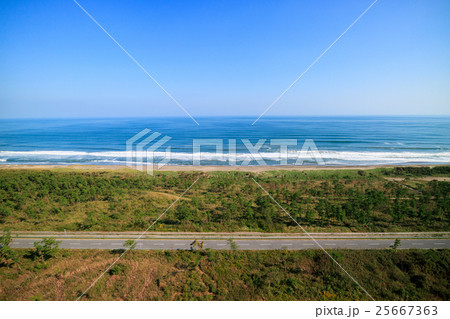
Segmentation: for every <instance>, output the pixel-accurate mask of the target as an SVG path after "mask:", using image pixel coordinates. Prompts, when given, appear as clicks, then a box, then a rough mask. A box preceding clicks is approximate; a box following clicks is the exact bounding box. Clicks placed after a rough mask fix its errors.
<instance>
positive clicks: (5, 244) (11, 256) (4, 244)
mask: <svg viewBox="0 0 450 319" xmlns="http://www.w3.org/2000/svg"><path fill="white" fill-rule="evenodd" d="M11 243H12V239H11V233H10V232H9V230H7V231H5V232H4V234H3V235H2V236H1V237H0V267H8V268H9V267H10V266H12V265H14V264H15V263H16V261H17V255H16V253H15V251H14V250H13V249H12V248H11V247H10V246H9V245H11Z"/></svg>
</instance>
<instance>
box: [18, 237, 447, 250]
mask: <svg viewBox="0 0 450 319" xmlns="http://www.w3.org/2000/svg"><path fill="white" fill-rule="evenodd" d="M39 240H40V239H31V238H14V239H13V243H12V245H11V247H12V248H32V247H33V243H34V242H35V241H39ZM57 240H58V241H60V242H61V244H60V248H67V249H121V248H123V243H124V242H125V240H123V239H57ZM317 241H318V242H319V243H320V245H322V247H324V248H325V249H385V248H389V247H390V246H391V245H392V244H393V243H394V240H393V239H334V240H333V239H327V240H324V239H319V240H317ZM191 242H192V239H142V240H139V241H138V242H137V246H136V248H137V249H152V250H162V249H170V250H176V249H190V244H191ZM234 242H235V243H236V244H237V246H238V249H243V250H271V249H288V250H302V249H318V248H319V247H318V246H317V244H315V243H314V242H313V241H312V240H307V239H297V240H296V239H280V240H276V239H275V240H274V239H271V240H263V239H261V240H259V239H250V240H248V239H247V240H245V239H236V240H234ZM203 243H204V244H203V248H210V249H219V250H223V249H230V244H229V243H228V242H227V241H226V240H211V239H207V240H203ZM399 248H400V249H407V248H418V249H444V248H446V249H449V248H450V239H402V240H401V246H400V247H399Z"/></svg>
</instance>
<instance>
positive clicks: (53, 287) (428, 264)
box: [0, 249, 450, 300]
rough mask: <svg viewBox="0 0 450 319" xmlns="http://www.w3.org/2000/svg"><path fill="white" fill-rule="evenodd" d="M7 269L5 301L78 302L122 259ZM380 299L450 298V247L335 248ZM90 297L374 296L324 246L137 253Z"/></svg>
mask: <svg viewBox="0 0 450 319" xmlns="http://www.w3.org/2000/svg"><path fill="white" fill-rule="evenodd" d="M16 251H17V253H18V255H19V257H18V259H17V264H15V265H12V266H11V267H10V268H7V267H5V266H3V267H0V278H1V280H0V300H74V299H76V298H77V297H78V296H79V295H80V294H81V292H82V291H84V290H85V289H86V288H87V287H88V286H89V285H90V284H91V283H92V282H93V280H94V279H96V278H97V277H98V276H99V275H100V274H101V273H102V272H103V271H104V270H105V269H106V268H107V267H108V266H109V265H110V264H111V263H112V262H113V261H114V260H115V259H116V258H117V256H118V255H117V252H111V251H106V250H103V251H101V250H84V251H82V250H60V251H59V252H58V253H57V254H56V257H54V258H50V259H48V260H41V259H36V260H33V258H32V254H30V251H29V250H28V251H27V250H24V249H21V250H16ZM331 253H332V254H333V257H334V258H336V259H337V260H338V261H339V263H341V264H342V266H343V267H344V268H346V269H347V270H348V271H350V273H351V274H352V275H353V276H354V277H355V278H356V279H357V280H358V281H359V282H360V283H361V285H362V286H364V288H365V289H367V291H368V292H369V293H370V294H371V295H372V296H373V297H374V298H375V299H376V300H449V298H450V295H449V291H450V290H449V283H448V272H449V260H450V252H449V251H448V250H441V251H436V250H400V251H393V250H391V251H388V250H368V251H332V252H331ZM84 299H87V300H368V297H367V295H365V294H364V292H362V290H361V289H360V288H358V287H357V286H356V285H355V284H354V283H353V282H352V281H351V280H350V279H349V278H348V277H347V276H346V275H345V274H344V273H343V272H342V271H340V270H339V268H338V267H336V265H335V264H334V263H333V262H332V261H331V260H330V258H329V257H328V256H326V255H325V254H324V253H323V252H322V251H314V250H311V251H131V252H128V253H127V254H126V255H125V256H124V257H123V258H122V259H121V260H120V261H119V262H118V264H117V265H116V266H114V267H113V268H112V269H111V270H110V271H109V272H108V273H106V274H105V276H104V277H103V278H102V279H100V281H99V282H97V284H96V285H95V286H94V287H93V288H92V289H91V290H90V291H89V293H88V294H87V296H86V297H84Z"/></svg>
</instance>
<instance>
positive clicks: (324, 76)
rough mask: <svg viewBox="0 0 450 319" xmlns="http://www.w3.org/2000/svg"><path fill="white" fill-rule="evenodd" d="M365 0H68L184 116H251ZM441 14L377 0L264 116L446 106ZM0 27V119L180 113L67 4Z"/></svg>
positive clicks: (434, 3)
mask: <svg viewBox="0 0 450 319" xmlns="http://www.w3.org/2000/svg"><path fill="white" fill-rule="evenodd" d="M372 1H373V0H355V1H351V0H315V1H299V0H292V1H283V0H280V1H278V0H273V1H265V0H255V1H219V0H217V1H148V0H143V1H125V0H122V1H119V0H104V1H94V0H79V1H78V2H79V3H80V4H81V5H82V6H84V7H85V9H86V10H87V11H88V12H90V13H91V15H92V16H93V17H94V18H96V19H97V21H98V22H99V23H100V24H101V25H102V26H103V27H104V28H105V29H106V30H108V31H109V32H110V34H111V35H112V36H113V37H115V38H116V40H117V41H118V42H119V43H120V44H121V45H122V46H123V47H124V48H125V49H126V50H128V51H129V52H130V53H131V54H132V55H133V56H134V57H135V58H136V60H137V61H139V62H140V63H141V64H142V65H143V66H144V67H145V68H146V69H147V70H148V72H149V73H150V74H151V75H152V76H154V77H155V78H156V79H157V80H158V81H159V82H160V83H161V84H162V85H163V86H164V87H165V88H166V89H167V90H168V91H169V92H170V93H171V94H172V95H173V96H174V97H175V98H176V99H177V100H178V101H179V102H180V103H181V104H182V105H183V106H184V107H185V108H186V109H188V110H189V112H190V113H191V114H192V115H193V116H194V117H195V116H216V115H235V116H243V115H251V116H258V115H259V114H260V113H261V112H262V111H263V110H264V109H265V108H266V107H267V106H268V105H270V103H271V102H272V101H273V100H274V99H275V98H276V97H277V96H278V95H279V94H280V93H281V92H282V91H283V90H284V89H286V88H287V87H288V86H289V85H290V83H292V82H293V81H294V80H295V79H296V78H297V77H298V76H299V75H300V74H301V73H302V72H303V71H304V70H305V69H306V68H307V67H308V65H309V64H311V63H312V62H313V61H314V60H315V59H316V58H317V57H318V56H319V55H320V54H321V53H322V52H323V51H324V50H325V49H326V48H327V47H328V46H329V45H330V44H331V43H332V42H333V41H334V40H335V39H336V38H337V37H338V36H339V35H340V34H341V33H342V32H343V31H344V30H345V29H346V28H347V27H348V26H349V25H350V24H351V23H352V22H353V21H354V20H355V19H356V18H357V17H358V16H359V15H360V14H361V13H362V12H363V11H364V10H365V9H366V8H367V7H368V6H369V5H370V4H371V3H372ZM449 17H450V1H448V0H442V1H440V0H408V1H406V0H379V1H378V3H376V4H375V5H374V6H373V8H372V9H371V10H370V11H369V12H368V13H367V14H366V15H365V16H364V17H363V18H362V19H361V20H360V21H359V22H358V23H357V24H356V25H355V26H354V27H353V28H352V29H351V30H350V31H349V32H348V33H347V34H346V35H344V37H342V39H341V40H340V41H339V42H338V43H337V44H336V45H335V46H334V47H333V48H332V49H331V50H330V51H329V52H328V53H327V54H326V55H325V56H324V57H323V58H322V59H321V60H320V61H319V62H318V63H317V64H316V65H315V66H314V67H313V68H312V69H311V70H310V71H309V72H308V73H307V74H306V75H305V76H304V77H303V78H302V79H301V80H300V81H299V82H298V83H297V84H296V85H295V86H294V87H293V88H292V89H291V90H290V91H289V92H288V93H287V94H286V95H285V96H284V97H283V99H281V100H280V102H279V103H278V104H277V105H275V106H274V107H273V108H272V109H271V111H270V112H268V114H267V115H296V116H301V115H421V114H429V115H435V114H447V115H448V114H450V72H449V71H450V18H449ZM0 21H1V22H0V117H2V118H10V117H15V118H20V117H27V118H29V117H139V116H146V117H151V116H183V115H184V113H183V112H182V111H181V110H180V109H179V108H178V107H177V106H176V105H175V104H174V103H173V102H172V101H171V100H170V99H169V98H168V97H167V96H166V95H165V94H164V93H163V92H162V91H161V89H160V88H158V87H157V86H156V85H155V84H154V83H153V82H152V81H151V80H150V79H149V78H148V77H147V75H145V74H144V73H143V72H142V71H141V70H140V69H139V68H138V67H137V66H136V65H135V64H134V63H133V62H132V61H131V60H130V59H129V58H128V57H127V56H126V55H125V53H124V52H123V51H121V50H120V49H119V48H118V47H117V45H116V44H115V43H114V42H113V41H112V40H111V39H110V38H108V37H107V36H106V34H105V33H103V31H102V30H101V29H100V28H99V27H98V26H96V25H95V24H94V23H93V22H92V21H91V20H90V19H89V18H88V17H87V16H86V14H85V13H84V12H83V11H81V9H80V8H79V7H78V6H77V5H76V4H75V3H74V2H73V1H72V0H47V1H42V0H36V1H32V0H29V1H16V0H2V1H1V2H0Z"/></svg>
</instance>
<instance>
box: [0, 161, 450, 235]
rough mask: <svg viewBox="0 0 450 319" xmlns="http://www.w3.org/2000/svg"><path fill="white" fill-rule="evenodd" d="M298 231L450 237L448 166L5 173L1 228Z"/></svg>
mask: <svg viewBox="0 0 450 319" xmlns="http://www.w3.org/2000/svg"><path fill="white" fill-rule="evenodd" d="M199 176H201V178H200V180H199V181H198V182H197V184H196V185H195V186H194V187H193V188H192V189H191V190H190V191H189V192H188V193H187V194H186V195H185V196H184V197H183V198H182V199H181V200H180V201H179V202H178V203H177V205H175V206H174V207H173V208H172V209H171V210H170V211H168V212H167V214H166V215H165V216H164V217H163V218H161V220H159V221H158V223H156V224H155V225H154V227H152V228H151V229H150V231H199V232H202V231H224V232H230V231H232V232H235V231H263V232H298V231H299V229H298V226H297V225H296V224H295V223H294V222H293V221H292V220H291V219H290V218H289V217H288V216H287V215H286V214H285V213H284V212H282V211H281V210H280V209H279V207H277V206H276V204H274V203H273V201H271V199H270V198H269V197H268V196H267V195H265V194H264V193H263V192H262V190H261V189H260V188H259V187H258V186H257V185H256V184H255V183H254V182H253V180H252V179H251V177H253V178H255V179H256V180H257V181H258V182H259V183H260V184H261V185H262V186H263V187H264V188H265V189H267V190H268V191H269V192H270V193H271V194H272V196H273V197H274V198H275V199H276V200H277V201H278V202H279V203H280V204H281V205H282V206H283V207H285V209H286V210H287V211H288V212H289V213H290V214H291V215H292V217H293V218H294V219H295V220H296V221H297V222H298V223H300V224H301V225H303V226H305V228H306V229H307V230H308V231H367V232H369V231H381V232H383V231H449V225H450V223H449V221H450V183H449V182H448V178H449V177H450V167H449V166H437V167H433V168H429V167H396V168H391V169H390V168H379V169H373V170H312V171H269V172H264V173H245V172H213V173H198V172H197V173H195V172H162V173H161V172H160V173H158V174H156V175H155V176H149V175H147V174H144V173H141V172H137V171H131V170H122V171H114V170H109V171H108V170H104V171H101V170H100V171H96V170H90V171H88V170H86V171H84V170H80V171H75V170H68V169H55V170H38V169H36V170H13V169H4V170H0V229H6V228H10V229H11V230H33V231H64V230H67V231H142V230H145V229H146V228H147V227H148V226H149V225H150V224H151V223H152V222H153V221H154V220H155V219H156V218H157V217H158V216H159V215H160V214H161V213H162V212H163V211H164V210H165V209H166V208H167V207H168V206H169V205H170V204H171V203H172V202H173V201H174V200H175V199H176V198H177V197H178V196H179V195H180V194H181V193H182V192H183V191H184V190H185V189H186V188H187V187H189V186H190V185H191V184H192V182H193V181H194V180H195V179H196V178H197V177H199Z"/></svg>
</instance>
